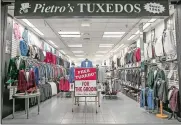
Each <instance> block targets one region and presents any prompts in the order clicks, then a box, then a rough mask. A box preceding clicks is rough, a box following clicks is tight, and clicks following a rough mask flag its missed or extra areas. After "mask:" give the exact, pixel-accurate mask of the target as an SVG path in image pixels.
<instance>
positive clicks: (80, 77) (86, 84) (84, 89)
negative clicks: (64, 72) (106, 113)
mask: <svg viewBox="0 0 181 125" xmlns="http://www.w3.org/2000/svg"><path fill="white" fill-rule="evenodd" d="M96 80H97V77H96V68H75V84H74V94H73V95H74V97H73V105H74V99H75V104H76V103H78V106H79V102H85V105H87V102H95V107H96V113H97V112H98V111H97V102H98V103H99V98H98V91H97V82H96ZM87 97H89V98H90V97H91V98H92V97H94V98H95V101H89V100H87ZM82 98H84V99H85V100H83V101H82ZM72 112H73V106H72Z"/></svg>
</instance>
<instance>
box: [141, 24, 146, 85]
mask: <svg viewBox="0 0 181 125" xmlns="http://www.w3.org/2000/svg"><path fill="white" fill-rule="evenodd" d="M139 31H140V33H139V39H140V49H141V76H142V77H141V86H142V88H145V87H146V81H145V76H146V75H145V64H144V61H145V59H144V42H145V41H146V33H144V32H143V23H141V24H140V25H139Z"/></svg>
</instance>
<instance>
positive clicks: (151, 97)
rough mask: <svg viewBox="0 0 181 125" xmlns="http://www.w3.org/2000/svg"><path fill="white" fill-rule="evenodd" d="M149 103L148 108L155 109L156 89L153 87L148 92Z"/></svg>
mask: <svg viewBox="0 0 181 125" xmlns="http://www.w3.org/2000/svg"><path fill="white" fill-rule="evenodd" d="M147 104H148V109H149V110H154V109H155V104H154V91H153V90H152V89H149V90H148V93H147Z"/></svg>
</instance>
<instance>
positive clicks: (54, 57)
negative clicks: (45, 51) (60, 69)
mask: <svg viewBox="0 0 181 125" xmlns="http://www.w3.org/2000/svg"><path fill="white" fill-rule="evenodd" d="M52 63H53V64H56V56H55V55H52Z"/></svg>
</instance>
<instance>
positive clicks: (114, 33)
mask: <svg viewBox="0 0 181 125" xmlns="http://www.w3.org/2000/svg"><path fill="white" fill-rule="evenodd" d="M123 34H125V32H104V35H123Z"/></svg>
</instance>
